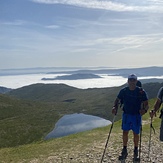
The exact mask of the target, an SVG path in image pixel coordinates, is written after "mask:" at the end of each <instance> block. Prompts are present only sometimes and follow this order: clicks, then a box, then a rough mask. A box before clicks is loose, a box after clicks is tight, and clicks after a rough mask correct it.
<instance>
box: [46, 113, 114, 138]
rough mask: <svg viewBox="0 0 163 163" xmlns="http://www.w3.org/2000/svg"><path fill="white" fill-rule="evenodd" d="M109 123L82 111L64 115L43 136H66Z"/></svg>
mask: <svg viewBox="0 0 163 163" xmlns="http://www.w3.org/2000/svg"><path fill="white" fill-rule="evenodd" d="M109 124H111V122H110V121H109V120H106V119H103V118H100V117H97V116H92V115H86V114H83V113H80V114H77V113H75V114H69V115H64V116H63V117H62V118H61V119H59V120H58V122H57V123H56V125H55V128H54V129H53V130H52V131H51V132H50V133H49V134H48V135H47V136H46V137H45V139H50V138H57V137H62V136H67V135H70V134H74V133H78V132H82V131H86V130H91V129H94V128H98V127H103V126H107V125H109Z"/></svg>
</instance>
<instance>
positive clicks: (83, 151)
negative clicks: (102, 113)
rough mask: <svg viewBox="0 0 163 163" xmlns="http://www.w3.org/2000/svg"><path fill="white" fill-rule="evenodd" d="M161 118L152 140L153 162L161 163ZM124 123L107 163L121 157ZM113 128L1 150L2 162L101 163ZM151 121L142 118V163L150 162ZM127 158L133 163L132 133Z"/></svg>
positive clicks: (115, 135)
mask: <svg viewBox="0 0 163 163" xmlns="http://www.w3.org/2000/svg"><path fill="white" fill-rule="evenodd" d="M159 125H160V120H159V118H154V120H153V126H154V128H155V131H156V134H153V132H152V135H151V136H152V138H151V148H150V149H151V152H150V158H151V162H157V163H162V162H163V158H162V152H163V151H162V149H163V144H162V143H160V142H159V140H158V134H159ZM120 126H121V121H117V122H115V123H114V127H113V129H112V132H111V136H110V139H109V142H108V146H107V148H106V153H105V157H104V162H110V163H114V162H117V158H118V155H119V154H120V152H121V149H122V131H121V127H120ZM109 131H110V126H107V127H103V128H98V129H94V130H91V131H86V132H82V133H78V134H73V135H70V136H66V137H62V138H56V139H52V140H48V141H43V142H42V141H41V142H37V143H33V144H30V145H23V146H20V147H17V148H4V149H0V158H1V161H2V162H11V161H12V162H13V163H18V162H22V161H23V162H39V163H41V162H45V163H46V162H47V163H48V162H55V163H59V162H64V163H69V162H72V163H78V162H83V163H95V162H100V161H101V157H102V154H103V151H104V148H105V143H106V139H107V136H108V132H109ZM149 133H150V118H149V114H146V115H145V116H144V118H143V134H142V148H141V149H142V154H141V163H147V162H148V158H147V156H148V151H149V148H148V146H149ZM128 152H129V155H128V158H127V160H126V163H131V162H132V154H133V141H132V132H130V134H129V143H128Z"/></svg>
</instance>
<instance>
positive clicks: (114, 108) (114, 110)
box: [112, 98, 120, 115]
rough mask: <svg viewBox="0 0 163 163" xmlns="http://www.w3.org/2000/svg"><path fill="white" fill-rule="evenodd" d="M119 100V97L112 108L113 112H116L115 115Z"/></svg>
mask: <svg viewBox="0 0 163 163" xmlns="http://www.w3.org/2000/svg"><path fill="white" fill-rule="evenodd" d="M119 101H120V99H119V98H116V99H115V101H114V105H113V108H112V114H115V115H116V114H117V110H118V105H119Z"/></svg>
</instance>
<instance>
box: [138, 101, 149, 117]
mask: <svg viewBox="0 0 163 163" xmlns="http://www.w3.org/2000/svg"><path fill="white" fill-rule="evenodd" d="M143 106H144V107H143V109H140V114H141V115H144V114H145V113H146V112H147V111H148V109H149V105H148V100H146V101H143Z"/></svg>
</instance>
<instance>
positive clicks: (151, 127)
mask: <svg viewBox="0 0 163 163" xmlns="http://www.w3.org/2000/svg"><path fill="white" fill-rule="evenodd" d="M152 119H153V118H152V117H151V123H150V134H149V147H148V159H149V155H150V149H151V135H152V129H153V132H154V134H155V129H154V127H153V125H152Z"/></svg>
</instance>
